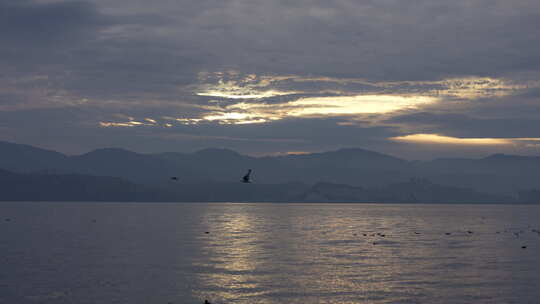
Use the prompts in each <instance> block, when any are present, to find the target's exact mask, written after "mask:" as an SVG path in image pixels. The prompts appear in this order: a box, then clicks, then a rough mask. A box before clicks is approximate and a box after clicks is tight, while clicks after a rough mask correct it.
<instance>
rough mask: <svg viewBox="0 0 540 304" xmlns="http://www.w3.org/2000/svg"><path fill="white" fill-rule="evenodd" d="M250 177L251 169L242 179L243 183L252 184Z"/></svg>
mask: <svg viewBox="0 0 540 304" xmlns="http://www.w3.org/2000/svg"><path fill="white" fill-rule="evenodd" d="M250 175H251V169H249V170H248V172H247V173H246V175H244V177H242V183H251V181H250V180H249V178H250Z"/></svg>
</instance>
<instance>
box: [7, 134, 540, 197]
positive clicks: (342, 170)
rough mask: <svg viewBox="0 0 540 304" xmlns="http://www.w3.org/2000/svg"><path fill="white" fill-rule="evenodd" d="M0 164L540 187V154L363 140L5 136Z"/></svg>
mask: <svg viewBox="0 0 540 304" xmlns="http://www.w3.org/2000/svg"><path fill="white" fill-rule="evenodd" d="M0 169H6V170H9V171H13V172H16V173H47V174H80V175H94V176H110V177H119V178H122V179H124V180H126V181H130V182H132V183H136V184H144V185H148V186H151V187H157V188H168V187H169V186H170V183H169V182H170V177H171V176H176V177H178V178H179V180H180V181H181V183H183V184H191V185H192V186H193V187H194V188H197V186H195V185H202V184H214V185H217V184H228V183H229V184H232V185H236V183H237V182H238V181H239V180H240V178H241V177H242V176H243V175H244V174H245V172H246V171H247V169H253V175H252V177H253V181H254V184H257V185H260V184H272V185H276V184H282V185H285V184H306V185H314V184H317V183H330V184H332V183H333V184H343V185H351V186H354V187H366V188H374V187H379V188H381V187H386V186H388V185H391V184H394V185H395V184H399V183H403V182H407V181H409V180H411V179H427V180H430V181H431V182H433V183H434V184H438V185H443V186H448V187H454V188H468V189H474V190H476V191H479V192H482V193H491V194H496V195H513V196H515V197H517V195H518V192H519V191H522V190H523V189H539V188H540V157H531V156H515V155H504V154H494V155H491V156H488V157H485V158H479V159H466V158H454V159H435V160H432V161H407V160H404V159H400V158H396V157H393V156H390V155H386V154H383V153H378V152H374V151H369V150H364V149H359V148H350V149H341V150H337V151H329V152H323V153H312V154H302V155H286V156H266V157H251V156H246V155H242V154H239V153H237V152H235V151H232V150H227V149H215V148H210V149H204V150H201V151H198V152H195V153H180V152H167V153H154V154H142V153H136V152H132V151H128V150H124V149H116V148H107V149H98V150H95V151H92V152H89V153H86V154H82V155H75V156H67V155H64V154H61V153H58V152H54V151H49V150H44V149H39V148H34V147H32V146H28V145H19V144H13V143H7V142H0ZM410 186H412V185H410ZM231 187H233V188H234V187H235V186H231ZM203 188H204V187H203ZM253 188H254V187H253ZM173 191H176V189H173Z"/></svg>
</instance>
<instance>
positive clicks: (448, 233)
mask: <svg viewBox="0 0 540 304" xmlns="http://www.w3.org/2000/svg"><path fill="white" fill-rule="evenodd" d="M444 234H446V235H451V234H452V233H450V232H445V233H444Z"/></svg>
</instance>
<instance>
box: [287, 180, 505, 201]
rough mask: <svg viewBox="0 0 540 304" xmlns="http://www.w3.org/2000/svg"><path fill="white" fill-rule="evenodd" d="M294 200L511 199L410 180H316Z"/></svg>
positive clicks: (426, 181)
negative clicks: (370, 184) (367, 184)
mask: <svg viewBox="0 0 540 304" xmlns="http://www.w3.org/2000/svg"><path fill="white" fill-rule="evenodd" d="M295 201H306V202H309V201H314V202H382V203H384V202H388V203H473V202H474V203H498V202H513V201H514V199H512V198H511V197H509V196H500V195H493V194H487V193H480V192H478V191H475V190H473V189H467V188H457V187H450V186H443V185H438V184H434V183H432V182H430V181H428V180H416V179H412V180H410V181H407V182H401V183H395V184H389V185H387V186H384V187H376V188H363V187H354V186H349V185H342V184H331V183H318V184H316V185H314V186H313V187H311V188H310V189H308V190H307V191H306V192H304V193H302V194H301V195H300V196H298V197H297V198H296V199H295Z"/></svg>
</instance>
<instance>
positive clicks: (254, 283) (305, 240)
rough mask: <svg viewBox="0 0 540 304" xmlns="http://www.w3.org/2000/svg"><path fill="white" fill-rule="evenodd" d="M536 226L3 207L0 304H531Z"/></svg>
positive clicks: (528, 219)
mask: <svg viewBox="0 0 540 304" xmlns="http://www.w3.org/2000/svg"><path fill="white" fill-rule="evenodd" d="M536 229H539V230H540V206H525V205H518V206H511V205H389V204H266V203H260V204H243V203H242V204H240V203H238V204H235V203H211V204H207V203H191V204H176V203H170V204H156V203H148V204H143V203H135V204H126V203H71V204H69V203H1V204H0V253H1V255H0V303H9V304H13V303H21V304H24V303H69V304H75V303H123V304H134V303H145V304H154V303H155V304H160V303H163V304H167V303H203V302H204V300H205V299H208V300H209V301H210V302H211V303H217V304H221V303H340V304H343V303H538V302H539V301H540V234H538V233H536V232H534V231H532V230H536ZM467 231H471V233H469V232H467ZM520 231H521V232H520ZM206 232H208V233H206ZM497 232H499V233H497ZM377 233H379V234H384V237H383V236H382V235H377ZM446 233H449V234H446ZM364 234H365V236H364ZM522 246H527V248H525V249H524V248H522Z"/></svg>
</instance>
